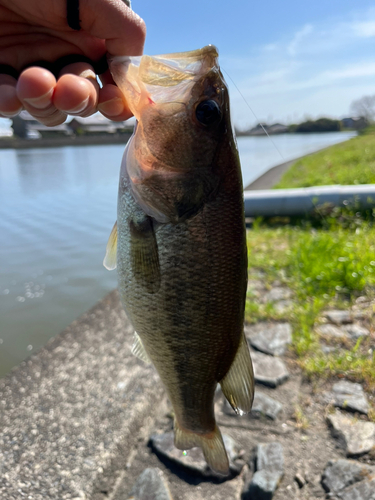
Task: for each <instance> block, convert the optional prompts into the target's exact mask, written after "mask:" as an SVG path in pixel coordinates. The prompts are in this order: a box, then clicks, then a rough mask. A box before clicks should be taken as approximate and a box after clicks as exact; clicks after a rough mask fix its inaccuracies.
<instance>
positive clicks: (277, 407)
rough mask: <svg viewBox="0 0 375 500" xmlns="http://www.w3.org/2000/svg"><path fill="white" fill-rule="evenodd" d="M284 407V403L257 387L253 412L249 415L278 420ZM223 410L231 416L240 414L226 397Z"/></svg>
mask: <svg viewBox="0 0 375 500" xmlns="http://www.w3.org/2000/svg"><path fill="white" fill-rule="evenodd" d="M282 408H283V405H282V404H281V403H279V402H278V401H276V400H275V399H273V398H271V397H270V396H267V394H264V393H263V392H260V391H258V390H257V389H255V394H254V402H253V407H252V408H251V412H250V413H249V414H248V416H249V417H252V418H260V417H262V416H264V417H267V418H269V419H271V420H276V418H277V416H278V415H279V413H280V412H281V410H282ZM223 412H224V413H225V414H226V415H229V416H230V417H236V418H238V415H236V413H235V412H234V410H233V408H232V407H231V405H230V404H229V403H228V401H227V400H226V399H225V398H224V400H223ZM245 418H246V416H245Z"/></svg>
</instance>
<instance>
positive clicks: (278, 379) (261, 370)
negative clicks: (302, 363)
mask: <svg viewBox="0 0 375 500" xmlns="http://www.w3.org/2000/svg"><path fill="white" fill-rule="evenodd" d="M251 358H252V360H253V367H254V377H255V381H256V382H259V383H260V384H264V385H267V386H268V387H277V386H278V385H280V384H282V383H283V382H285V381H286V380H287V379H288V378H289V372H288V370H287V368H286V366H285V363H284V362H283V361H282V360H281V359H279V358H274V357H273V356H269V355H268V354H263V353H261V352H255V351H254V350H252V351H251Z"/></svg>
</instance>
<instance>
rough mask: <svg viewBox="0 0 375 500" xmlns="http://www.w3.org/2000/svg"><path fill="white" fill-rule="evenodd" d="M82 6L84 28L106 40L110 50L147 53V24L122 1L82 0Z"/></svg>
mask: <svg viewBox="0 0 375 500" xmlns="http://www.w3.org/2000/svg"><path fill="white" fill-rule="evenodd" d="M126 3H128V1H127V2H126ZM129 4H130V2H129ZM79 7H80V10H79V17H80V24H81V28H82V29H83V30H85V31H86V32H87V33H90V35H92V36H94V37H96V38H101V39H103V40H104V41H105V45H106V49H107V52H109V53H110V54H112V55H114V56H125V55H126V56H138V55H141V54H142V53H143V46H144V43H145V37H146V26H145V23H144V21H143V19H141V18H140V17H139V16H138V15H137V14H136V13H135V12H134V11H133V10H132V9H131V8H130V7H128V6H127V5H125V3H124V2H123V1H122V0H80V3H79Z"/></svg>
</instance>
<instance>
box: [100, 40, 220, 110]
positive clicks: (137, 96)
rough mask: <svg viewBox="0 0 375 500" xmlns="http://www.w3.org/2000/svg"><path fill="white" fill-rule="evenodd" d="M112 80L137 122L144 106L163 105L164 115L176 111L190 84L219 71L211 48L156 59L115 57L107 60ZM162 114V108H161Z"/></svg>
mask: <svg viewBox="0 0 375 500" xmlns="http://www.w3.org/2000/svg"><path fill="white" fill-rule="evenodd" d="M109 68H110V71H111V73H112V77H113V79H114V81H115V83H116V85H117V86H118V87H119V89H120V90H121V91H122V93H123V94H124V96H125V98H126V100H127V104H128V106H129V108H130V110H131V112H132V113H133V114H134V116H135V117H136V118H137V119H139V113H140V109H142V108H143V106H144V105H147V104H166V103H168V112H169V113H173V112H177V111H178V110H179V106H180V107H181V106H183V105H184V103H185V102H186V100H187V96H188V95H189V93H190V92H191V89H192V87H193V86H194V84H195V83H196V82H197V81H199V80H200V79H201V78H202V77H204V76H205V75H206V74H208V73H209V72H211V71H213V70H214V71H215V70H216V71H219V64H218V51H217V49H216V47H215V46H214V45H207V46H206V47H203V48H201V49H197V50H191V51H188V52H177V53H174V54H164V55H158V56H148V55H143V56H116V57H112V58H110V59H109ZM163 109H164V112H165V111H166V108H165V106H164V108H163Z"/></svg>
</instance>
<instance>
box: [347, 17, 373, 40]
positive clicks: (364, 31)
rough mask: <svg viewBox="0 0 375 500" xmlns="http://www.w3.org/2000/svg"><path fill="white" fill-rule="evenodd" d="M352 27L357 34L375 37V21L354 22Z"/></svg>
mask: <svg viewBox="0 0 375 500" xmlns="http://www.w3.org/2000/svg"><path fill="white" fill-rule="evenodd" d="M352 29H353V32H354V34H355V35H356V36H359V37H364V38H370V37H375V21H365V22H362V23H353V25H352Z"/></svg>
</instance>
